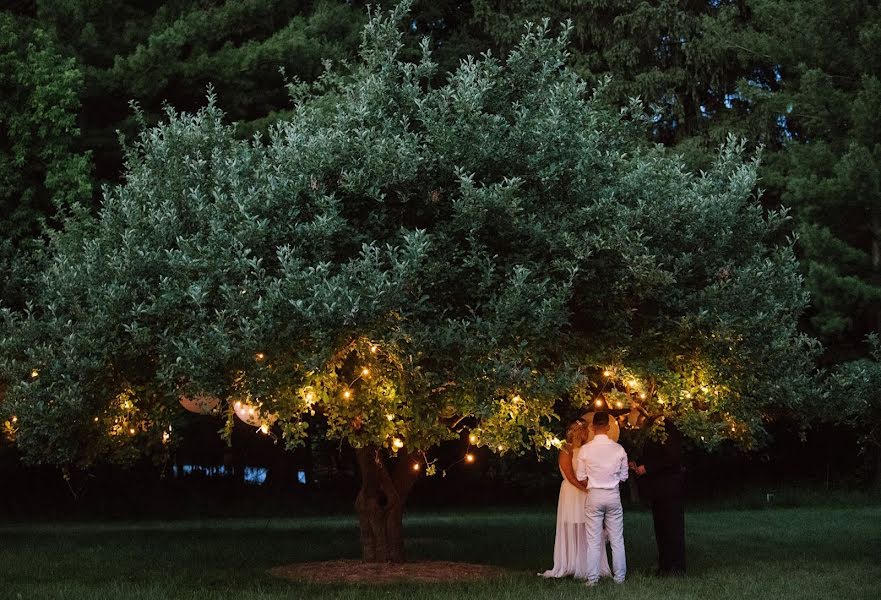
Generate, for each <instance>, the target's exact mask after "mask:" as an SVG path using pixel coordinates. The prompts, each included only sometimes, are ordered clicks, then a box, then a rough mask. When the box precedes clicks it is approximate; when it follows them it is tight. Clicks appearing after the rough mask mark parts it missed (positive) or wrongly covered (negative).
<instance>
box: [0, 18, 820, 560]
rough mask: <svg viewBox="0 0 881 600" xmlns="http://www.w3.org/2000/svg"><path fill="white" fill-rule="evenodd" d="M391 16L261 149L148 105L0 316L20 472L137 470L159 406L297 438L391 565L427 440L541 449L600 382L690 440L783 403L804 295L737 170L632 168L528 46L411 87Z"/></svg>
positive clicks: (644, 150) (586, 93)
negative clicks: (347, 461) (313, 429)
mask: <svg viewBox="0 0 881 600" xmlns="http://www.w3.org/2000/svg"><path fill="white" fill-rule="evenodd" d="M407 8H408V6H407V4H406V3H404V4H402V5H400V6H398V7H397V8H396V9H395V10H393V11H391V12H390V13H388V14H387V15H380V14H377V15H375V16H374V17H373V18H372V19H371V21H370V23H369V24H368V26H367V27H366V28H365V30H364V34H363V44H362V48H361V60H360V62H359V63H357V64H356V65H354V66H352V67H350V68H349V70H347V71H345V72H343V73H340V74H333V73H331V72H328V74H327V75H326V76H325V77H324V78H323V79H322V80H320V81H319V82H318V84H317V85H316V86H313V87H308V86H304V85H300V84H298V83H297V82H292V83H291V85H290V89H291V94H292V97H293V100H294V102H295V109H294V110H293V114H292V116H291V118H290V119H289V120H287V121H285V122H283V123H279V124H277V125H275V126H274V127H273V128H272V129H271V131H270V132H269V133H268V135H267V136H265V137H263V138H261V137H255V138H254V139H251V140H237V139H236V138H235V137H234V134H233V128H232V126H230V125H227V124H225V123H224V117H223V114H222V112H221V111H220V110H219V108H218V107H217V104H216V101H215V99H214V97H213V96H209V102H208V105H207V106H206V107H205V108H204V109H202V110H200V111H199V112H198V113H196V114H182V113H177V112H175V111H173V110H170V109H169V111H168V112H167V117H166V120H165V121H164V122H163V123H161V124H159V125H158V126H156V127H154V128H150V129H146V130H145V131H144V133H143V134H142V136H141V137H140V138H139V139H138V140H137V141H136V142H135V144H134V145H133V146H132V147H131V148H129V150H128V159H127V170H126V173H125V182H124V183H123V184H122V185H119V186H116V187H114V188H112V189H108V190H107V191H106V193H105V197H104V202H103V207H102V209H101V211H100V214H99V215H98V216H97V218H91V217H88V216H85V215H79V216H77V217H74V218H72V219H70V221H69V222H68V223H67V225H66V227H65V230H64V232H63V233H60V234H58V235H57V236H55V237H54V238H53V239H52V240H51V242H50V244H49V245H48V247H47V249H46V254H47V257H48V258H47V261H46V268H45V270H44V271H43V272H41V273H39V274H38V275H37V276H36V277H35V280H34V282H33V287H34V289H33V301H32V303H31V305H30V308H29V309H28V311H27V312H13V311H10V310H6V311H5V312H4V313H3V325H2V327H3V328H4V332H3V336H2V340H3V342H2V343H3V347H2V356H3V362H2V368H3V371H2V373H3V379H4V381H5V383H6V386H7V389H6V392H5V398H4V399H3V401H2V403H0V411H2V418H3V419H4V420H5V421H4V422H5V428H6V433H7V435H8V437H9V438H10V439H13V440H14V442H15V443H16V444H17V446H18V447H19V449H20V452H21V453H22V455H23V456H24V457H25V458H26V459H27V460H29V461H31V462H42V463H49V464H56V465H63V466H74V467H80V468H85V467H88V466H89V465H91V464H94V463H96V462H98V461H105V460H114V461H126V460H131V459H133V458H134V457H135V456H138V455H142V454H144V453H152V452H159V453H161V452H167V451H168V449H169V448H170V447H173V445H174V443H175V429H174V423H175V421H176V420H177V419H179V418H180V415H181V414H183V413H184V409H187V410H190V411H193V412H212V411H220V412H223V413H224V414H226V415H227V418H228V422H229V423H230V424H231V423H232V422H233V419H236V418H238V419H241V420H243V421H245V422H247V423H249V424H250V425H252V426H253V427H254V428H255V430H256V431H258V432H260V433H262V434H266V435H272V436H275V437H277V438H278V439H280V440H284V442H285V443H286V444H288V445H289V446H295V445H297V444H299V443H301V442H302V441H303V440H304V438H305V437H306V436H307V435H309V430H308V427H307V418H315V417H320V418H322V419H323V420H324V421H325V422H326V424H327V435H328V436H329V437H332V438H334V439H340V440H344V441H345V442H347V443H348V444H350V445H351V446H352V447H353V448H355V449H356V455H357V460H358V464H359V467H360V470H361V476H362V488H361V491H360V493H359V495H358V498H357V501H356V508H357V510H358V513H359V516H360V519H361V531H362V542H363V556H364V559H365V560H368V561H399V560H402V559H403V532H402V528H401V518H402V514H403V510H404V506H405V504H406V499H407V495H408V493H409V491H410V490H411V488H412V486H413V484H414V482H415V481H416V480H417V479H418V477H419V476H421V475H422V474H423V473H426V474H431V473H432V472H433V471H434V469H435V463H434V460H433V459H432V455H431V452H432V449H433V448H435V447H436V446H437V445H438V444H440V443H442V442H445V441H449V440H457V439H460V440H462V443H463V444H467V445H469V446H482V447H488V448H489V449H491V450H493V451H495V452H499V453H506V452H521V451H524V450H527V449H529V448H534V447H536V446H541V447H550V446H551V445H553V444H558V443H559V442H558V440H557V438H556V437H555V433H556V431H557V429H558V412H561V411H562V410H564V409H565V406H566V404H567V403H569V404H574V405H578V406H583V405H585V404H586V403H588V402H591V401H595V400H594V397H595V394H596V392H597V391H600V390H603V389H605V390H606V391H607V392H609V394H607V395H606V398H608V401H609V402H610V403H611V405H610V406H608V408H610V409H616V410H620V411H622V412H626V411H627V410H628V409H630V408H633V407H635V406H638V407H639V410H641V411H643V412H644V413H646V414H650V415H653V416H667V417H673V418H675V419H676V420H677V423H678V424H679V426H680V428H681V429H682V431H683V432H684V433H685V434H686V435H689V436H690V437H692V438H693V439H695V440H697V441H699V442H700V441H702V442H703V443H704V444H706V445H707V446H710V447H712V446H715V445H718V444H720V443H722V442H723V441H726V440H734V441H735V442H737V443H739V444H741V445H743V446H750V445H752V444H754V443H756V441H757V440H758V439H760V437H761V435H762V432H763V430H764V429H763V418H766V417H767V416H768V415H769V414H770V413H771V411H773V410H777V409H781V408H783V409H789V410H794V411H798V410H799V409H800V406H801V403H802V401H803V398H805V397H806V395H807V394H808V392H809V390H810V387H811V376H810V365H811V358H812V353H813V351H814V344H813V342H812V340H810V339H808V338H805V337H804V336H801V335H799V334H798V333H797V330H796V320H797V318H798V315H799V314H800V312H801V310H802V308H803V306H804V304H805V295H804V292H803V291H802V287H801V281H800V279H799V276H798V274H797V269H796V262H795V259H794V257H793V252H792V248H791V245H790V244H789V243H788V242H786V240H785V239H783V238H782V237H781V235H782V234H781V233H780V230H781V227H782V226H783V224H784V222H785V219H786V217H785V214H782V213H776V212H766V211H764V210H763V209H762V207H761V206H760V205H759V203H758V201H757V198H756V196H755V194H754V188H755V184H756V181H755V164H754V162H751V161H748V160H747V161H745V160H744V157H743V153H742V148H741V147H740V146H738V145H737V143H735V142H733V141H732V142H731V143H729V144H728V145H726V146H725V147H724V148H723V149H722V151H721V153H720V156H719V159H718V161H717V163H716V164H715V166H714V167H713V169H712V170H710V171H708V172H706V173H701V174H692V173H689V172H687V171H686V170H685V169H684V168H683V166H682V164H681V162H680V161H679V159H678V158H677V157H676V156H674V155H672V154H669V153H667V152H665V151H664V150H663V149H661V148H657V147H647V146H645V145H643V144H642V143H641V142H640V141H639V140H640V139H641V136H640V134H639V132H640V128H641V127H643V126H644V124H645V122H646V120H645V118H644V116H643V112H642V108H641V107H640V106H639V104H638V103H636V102H634V103H633V105H631V106H629V107H627V108H626V109H624V110H616V109H612V108H610V107H609V106H607V105H606V104H605V103H604V100H603V96H602V90H598V91H595V92H591V91H590V90H588V89H586V85H585V84H584V82H583V81H582V80H581V79H579V77H578V76H577V75H576V74H574V72H572V71H571V70H570V69H569V68H568V67H567V66H566V60H567V55H566V35H567V33H568V32H567V31H565V30H564V31H563V33H561V34H560V35H559V36H557V37H553V36H550V35H549V32H548V28H547V26H546V25H545V26H532V27H530V28H528V29H527V32H526V33H525V35H524V37H523V39H522V41H521V43H520V45H519V46H518V47H517V48H516V49H515V50H514V51H513V52H512V53H511V54H510V55H509V56H507V57H506V58H504V59H499V58H495V57H492V56H483V57H480V58H468V59H466V60H463V61H462V63H461V65H460V66H459V68H458V69H457V70H456V71H455V72H453V73H451V74H450V75H449V77H448V80H447V83H446V84H445V85H443V86H441V87H434V88H433V87H431V85H430V84H429V82H430V81H431V80H432V78H433V75H434V74H435V66H434V64H433V63H432V59H431V53H430V51H429V44H428V42H427V41H426V42H425V43H424V44H423V46H422V59H421V60H420V61H419V62H417V63H408V62H404V61H403V59H401V58H400V51H401V44H402V42H401V39H402V38H401V34H400V31H399V28H398V24H399V22H400V20H401V19H402V18H403V16H404V15H405V14H406V10H407ZM613 389H615V390H617V391H616V392H614V393H612V390H613ZM601 402H602V400H601ZM655 423H656V424H657V426H658V427H659V428H662V426H663V420H657V421H655ZM258 434H259V433H258ZM463 460H464V461H465V462H466V463H467V462H473V460H474V454H473V453H472V452H470V449H469V451H467V453H465V452H463Z"/></svg>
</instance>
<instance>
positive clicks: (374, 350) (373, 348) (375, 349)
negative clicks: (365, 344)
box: [370, 344, 379, 354]
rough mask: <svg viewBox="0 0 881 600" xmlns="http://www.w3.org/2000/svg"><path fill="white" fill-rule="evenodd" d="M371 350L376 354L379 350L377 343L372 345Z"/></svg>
mask: <svg viewBox="0 0 881 600" xmlns="http://www.w3.org/2000/svg"><path fill="white" fill-rule="evenodd" d="M370 352H372V353H373V354H376V353H377V352H379V346H377V345H376V344H373V345H371V346H370Z"/></svg>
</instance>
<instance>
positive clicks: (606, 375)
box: [603, 369, 612, 377]
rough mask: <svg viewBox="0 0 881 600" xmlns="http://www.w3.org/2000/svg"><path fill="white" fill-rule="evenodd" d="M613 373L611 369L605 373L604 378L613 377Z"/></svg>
mask: <svg viewBox="0 0 881 600" xmlns="http://www.w3.org/2000/svg"><path fill="white" fill-rule="evenodd" d="M611 376H612V372H611V371H610V370H609V369H606V370H604V371H603V377H611Z"/></svg>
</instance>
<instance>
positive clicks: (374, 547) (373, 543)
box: [355, 446, 419, 562]
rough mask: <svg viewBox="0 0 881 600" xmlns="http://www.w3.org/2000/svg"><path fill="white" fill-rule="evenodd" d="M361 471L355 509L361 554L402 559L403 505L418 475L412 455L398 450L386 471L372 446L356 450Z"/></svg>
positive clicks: (365, 557)
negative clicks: (389, 469)
mask: <svg viewBox="0 0 881 600" xmlns="http://www.w3.org/2000/svg"><path fill="white" fill-rule="evenodd" d="M356 455H357V458H358V468H359V469H360V471H361V490H360V491H359V492H358V498H357V499H356V500H355V510H357V511H358V519H359V521H360V525H361V555H362V558H363V560H364V561H365V562H403V560H404V527H403V517H404V506H405V504H406V501H407V497H408V496H409V495H410V490H411V489H412V488H413V484H414V483H415V482H416V478H417V477H418V476H419V472H418V471H416V470H414V469H413V464H414V461H413V458H412V457H411V456H410V455H409V454H407V453H404V452H401V453H399V458H398V463H397V465H396V466H395V469H394V472H393V473H389V471H388V469H387V468H386V465H385V461H384V460H383V456H382V451H381V450H380V449H379V448H377V447H375V446H368V447H366V448H359V449H358V450H357V451H356Z"/></svg>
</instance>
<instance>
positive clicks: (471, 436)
mask: <svg viewBox="0 0 881 600" xmlns="http://www.w3.org/2000/svg"><path fill="white" fill-rule="evenodd" d="M468 443H469V444H476V443H477V434H476V433H469V434H468Z"/></svg>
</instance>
